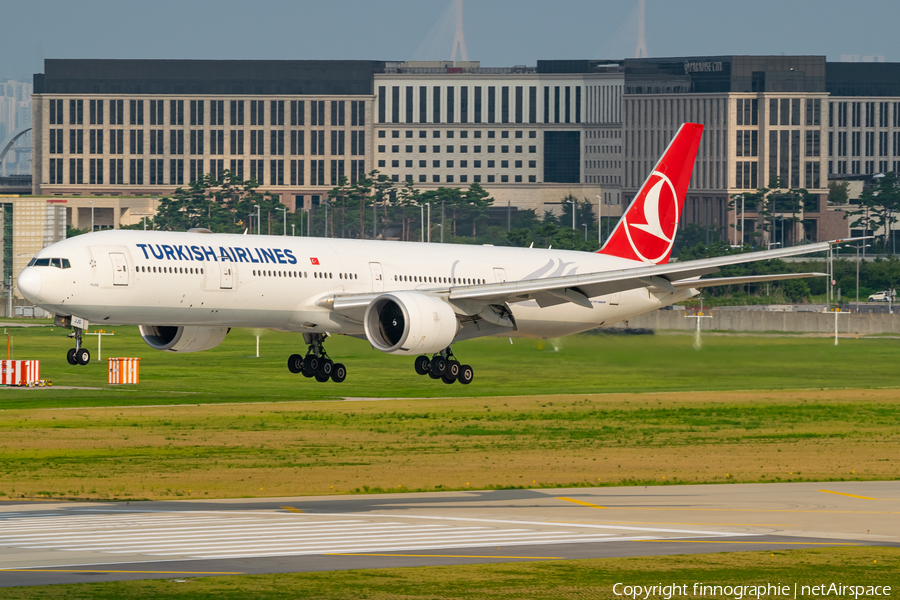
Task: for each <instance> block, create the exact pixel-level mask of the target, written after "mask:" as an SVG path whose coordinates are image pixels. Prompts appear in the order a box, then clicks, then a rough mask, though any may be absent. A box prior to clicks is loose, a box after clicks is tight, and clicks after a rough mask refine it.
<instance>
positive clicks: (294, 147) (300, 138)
mask: <svg viewBox="0 0 900 600" xmlns="http://www.w3.org/2000/svg"><path fill="white" fill-rule="evenodd" d="M305 134H306V132H305V131H291V154H292V155H294V156H302V155H303V154H305V153H306V137H305Z"/></svg>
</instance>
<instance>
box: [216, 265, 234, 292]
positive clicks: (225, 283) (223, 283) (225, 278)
mask: <svg viewBox="0 0 900 600" xmlns="http://www.w3.org/2000/svg"><path fill="white" fill-rule="evenodd" d="M233 286H234V265H233V264H231V262H220V263H219V288H220V289H223V290H230V289H231V288H232V287H233Z"/></svg>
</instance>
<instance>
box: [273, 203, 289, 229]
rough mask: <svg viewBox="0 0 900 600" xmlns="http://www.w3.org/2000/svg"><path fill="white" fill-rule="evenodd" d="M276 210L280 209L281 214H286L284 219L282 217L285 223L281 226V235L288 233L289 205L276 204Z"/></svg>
mask: <svg viewBox="0 0 900 600" xmlns="http://www.w3.org/2000/svg"><path fill="white" fill-rule="evenodd" d="M275 210H280V211H281V214H282V215H283V216H284V219H282V223H283V224H282V226H281V235H283V236H284V235H287V207H286V206H276V207H275Z"/></svg>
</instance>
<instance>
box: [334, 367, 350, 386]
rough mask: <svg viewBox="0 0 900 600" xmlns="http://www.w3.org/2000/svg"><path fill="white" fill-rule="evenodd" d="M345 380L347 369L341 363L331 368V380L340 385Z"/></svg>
mask: <svg viewBox="0 0 900 600" xmlns="http://www.w3.org/2000/svg"><path fill="white" fill-rule="evenodd" d="M345 379H347V367H345V366H344V365H343V364H342V363H336V364H335V365H334V366H332V368H331V380H332V381H333V382H335V383H341V382H342V381H344V380H345Z"/></svg>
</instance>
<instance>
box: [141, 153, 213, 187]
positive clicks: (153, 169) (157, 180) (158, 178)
mask: <svg viewBox="0 0 900 600" xmlns="http://www.w3.org/2000/svg"><path fill="white" fill-rule="evenodd" d="M219 162H221V161H219ZM150 185H163V159H161V158H152V159H150Z"/></svg>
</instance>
